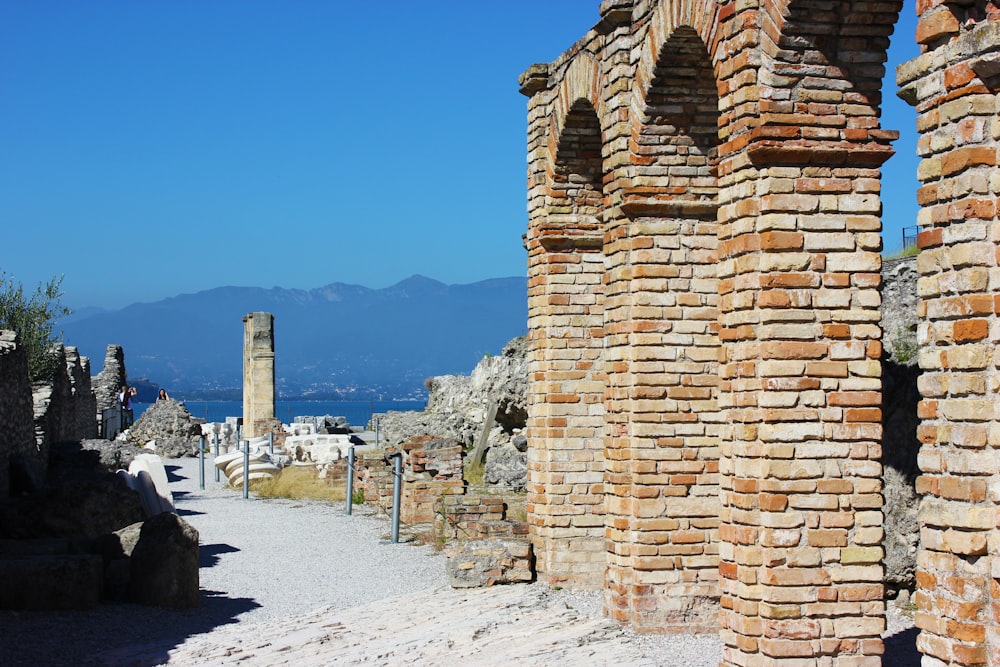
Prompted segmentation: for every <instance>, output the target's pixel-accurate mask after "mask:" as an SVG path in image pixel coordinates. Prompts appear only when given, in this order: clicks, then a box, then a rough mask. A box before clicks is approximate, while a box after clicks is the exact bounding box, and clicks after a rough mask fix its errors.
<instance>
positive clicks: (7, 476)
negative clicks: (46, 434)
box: [0, 330, 46, 498]
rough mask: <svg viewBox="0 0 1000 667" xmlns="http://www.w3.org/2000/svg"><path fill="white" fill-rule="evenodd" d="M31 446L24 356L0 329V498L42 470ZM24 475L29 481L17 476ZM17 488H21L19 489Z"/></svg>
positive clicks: (14, 339)
mask: <svg viewBox="0 0 1000 667" xmlns="http://www.w3.org/2000/svg"><path fill="white" fill-rule="evenodd" d="M45 463H46V462H45V461H44V460H42V459H41V457H40V455H39V452H38V450H37V448H36V446H35V430H34V425H33V421H32V407H31V383H30V382H29V381H28V357H27V355H26V353H25V350H24V348H23V347H21V346H20V345H19V344H18V340H17V335H16V334H15V333H14V332H13V331H5V330H0V498H6V497H7V496H9V495H10V493H11V491H12V484H11V481H12V480H11V473H12V472H13V473H14V476H15V479H14V480H13V482H14V483H13V490H15V491H16V490H18V488H19V487H21V486H22V484H23V482H27V481H30V479H31V478H40V476H41V475H42V474H43V473H44V470H45ZM22 474H23V475H27V476H28V477H29V480H19V479H17V478H18V476H20V475H22ZM21 490H24V489H23V488H22V489H21Z"/></svg>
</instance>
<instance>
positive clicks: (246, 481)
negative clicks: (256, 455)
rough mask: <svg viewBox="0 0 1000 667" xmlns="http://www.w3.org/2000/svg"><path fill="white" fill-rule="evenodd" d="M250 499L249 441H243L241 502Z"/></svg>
mask: <svg viewBox="0 0 1000 667" xmlns="http://www.w3.org/2000/svg"><path fill="white" fill-rule="evenodd" d="M249 497H250V441H249V440H244V441H243V500H247V499H248V498H249Z"/></svg>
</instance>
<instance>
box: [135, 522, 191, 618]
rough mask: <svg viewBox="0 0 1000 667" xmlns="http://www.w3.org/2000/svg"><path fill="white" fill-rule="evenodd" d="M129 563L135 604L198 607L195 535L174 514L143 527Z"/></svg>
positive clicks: (176, 607) (179, 607) (189, 527)
mask: <svg viewBox="0 0 1000 667" xmlns="http://www.w3.org/2000/svg"><path fill="white" fill-rule="evenodd" d="M130 561H131V562H130V568H129V579H130V582H129V588H130V591H131V598H132V600H133V601H134V602H138V603H139V604H144V605H150V606H156V607H171V608H175V609H186V608H190V607H197V606H198V605H199V602H200V597H201V596H200V593H199V589H198V531H197V530H195V529H194V527H192V526H191V525H190V524H189V523H187V522H186V521H184V520H183V519H181V518H180V517H179V516H177V515H176V514H173V513H171V512H164V513H163V514H158V515H157V516H154V517H152V518H151V519H148V520H147V521H146V522H145V523H143V524H142V529H141V530H140V532H139V540H138V542H136V544H135V547H134V548H133V550H132V556H131V559H130Z"/></svg>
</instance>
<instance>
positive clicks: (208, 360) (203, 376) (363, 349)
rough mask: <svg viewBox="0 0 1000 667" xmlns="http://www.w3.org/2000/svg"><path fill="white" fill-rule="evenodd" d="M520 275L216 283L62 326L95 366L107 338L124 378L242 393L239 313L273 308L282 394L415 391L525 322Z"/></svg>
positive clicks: (218, 394) (463, 365) (189, 390)
mask: <svg viewBox="0 0 1000 667" xmlns="http://www.w3.org/2000/svg"><path fill="white" fill-rule="evenodd" d="M526 293H527V280H526V279H525V278H496V279H492V280H485V281H481V282H477V283H472V284H468V285H445V284H444V283H441V282H438V281H436V280H432V279H430V278H426V277H424V276H419V275H416V276H412V277H410V278H407V279H406V280H403V281H401V282H399V283H397V284H396V285H393V286H391V287H386V288H384V289H370V288H368V287H363V286H361V285H350V284H345V283H332V284H329V285H326V286H324V287H319V288H316V289H311V290H298V289H284V288H278V287H275V288H271V289H264V288H257V287H218V288H215V289H210V290H206V291H203V292H197V293H195V294H182V295H179V296H175V297H171V298H168V299H163V300H161V301H155V302H152V303H136V304H132V305H130V306H127V307H125V308H122V309H120V310H114V311H102V310H99V309H94V308H85V309H81V310H79V311H78V312H77V313H75V314H73V315H70V316H68V317H65V318H63V319H62V320H61V321H60V322H59V325H58V328H61V329H62V332H63V340H64V342H65V343H66V344H67V345H75V346H77V348H79V350H80V354H82V355H85V356H88V357H90V359H91V363H92V372H93V373H94V374H95V375H96V374H97V372H98V371H99V370H100V367H101V366H102V364H103V361H104V353H105V349H106V348H107V346H108V344H111V343H116V344H119V345H121V346H122V347H123V348H124V350H125V367H126V369H127V370H128V374H129V377H130V378H140V377H145V378H148V379H149V380H150V381H152V382H154V383H156V384H158V385H160V386H162V387H165V388H167V390H168V391H170V392H171V393H172V394H173V393H176V394H179V395H183V396H184V397H186V398H191V399H194V398H218V399H239V398H241V397H242V379H243V370H242V369H243V321H242V318H243V316H244V315H246V314H247V313H249V312H258V311H264V312H269V313H272V314H273V315H274V338H275V376H276V382H277V385H278V386H277V389H278V394H279V396H280V397H282V398H317V399H337V398H368V397H373V396H374V397H378V398H384V399H390V398H408V397H418V396H422V395H423V393H424V387H423V383H424V380H425V379H426V378H428V377H430V376H433V375H445V374H450V373H468V372H470V371H471V370H472V368H474V367H475V365H476V363H477V362H478V361H479V359H480V358H482V357H483V356H484V355H486V354H491V353H493V354H495V353H499V352H500V350H501V348H502V347H503V345H504V344H505V343H506V342H507V341H508V340H510V339H511V338H514V337H516V336H520V335H523V334H524V333H526V330H527V325H526V322H527V297H526Z"/></svg>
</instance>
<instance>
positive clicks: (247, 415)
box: [243, 313, 281, 438]
mask: <svg viewBox="0 0 1000 667" xmlns="http://www.w3.org/2000/svg"><path fill="white" fill-rule="evenodd" d="M274 399H275V392H274V315H272V314H271V313H247V314H246V315H244V316H243V437H245V438H253V437H256V436H259V435H264V434H266V433H267V431H268V430H274V431H275V432H278V433H280V432H281V422H279V421H278V420H277V419H276V418H275V404H274Z"/></svg>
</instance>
